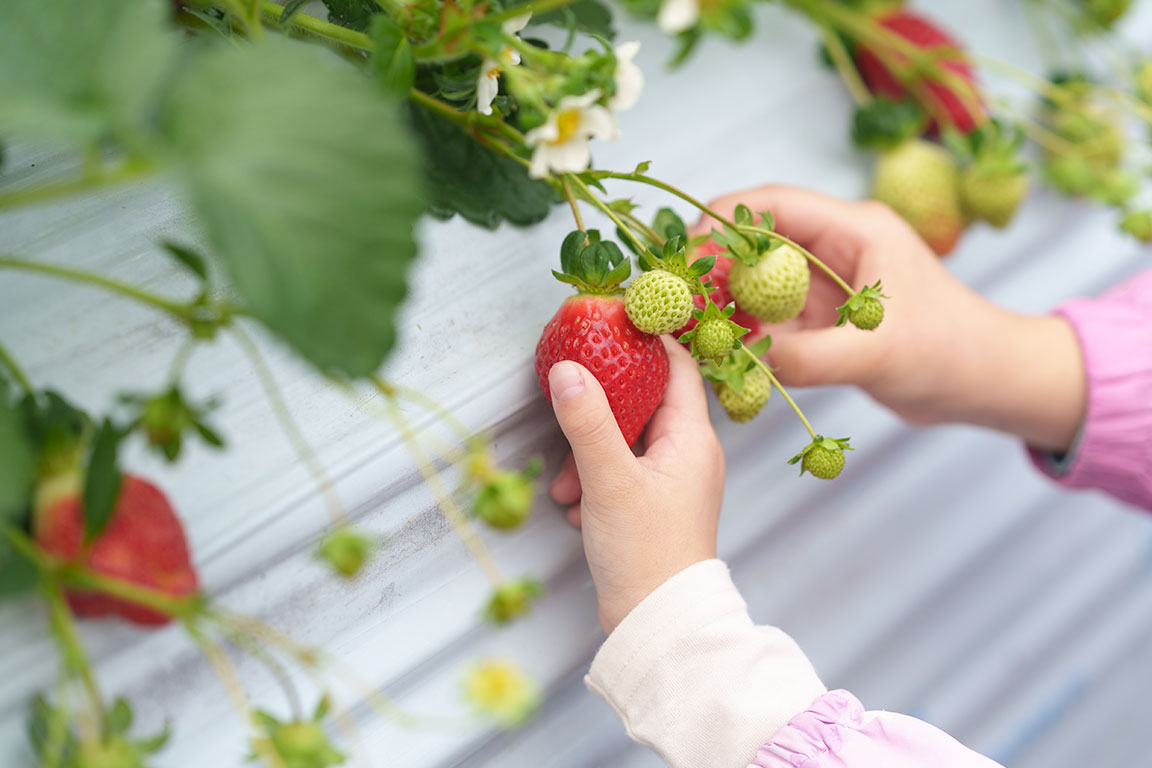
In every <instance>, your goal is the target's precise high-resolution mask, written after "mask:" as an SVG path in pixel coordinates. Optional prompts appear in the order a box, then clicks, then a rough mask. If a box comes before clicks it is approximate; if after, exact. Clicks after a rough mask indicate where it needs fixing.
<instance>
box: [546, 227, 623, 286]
mask: <svg viewBox="0 0 1152 768" xmlns="http://www.w3.org/2000/svg"><path fill="white" fill-rule="evenodd" d="M560 268H561V271H559V272H557V271H556V270H552V275H553V276H554V277H555V278H556V279H557V280H559V281H560V282H562V283H567V284H569V285H572V286H575V288H576V290H577V291H579V292H580V293H583V294H590V295H599V296H615V295H619V294H622V293H624V289H623V288H621V287H620V284H621V283H622V282H624V281H625V280H627V279H628V276H629V275H630V274H631V273H632V262H630V261H629V260H628V259H626V258H625V257H624V252H623V251H621V250H620V246H618V245H616V243H613V242H612V241H611V240H601V239H600V233H599V232H598V231H597V230H594V229H592V230H589V231H587V232H582V231H580V230H576V231H574V232H570V233H569V234H568V236H567V237H565V238H564V242H563V243H562V244H561V246H560Z"/></svg>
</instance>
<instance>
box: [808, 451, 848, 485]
mask: <svg viewBox="0 0 1152 768" xmlns="http://www.w3.org/2000/svg"><path fill="white" fill-rule="evenodd" d="M800 469H801V470H802V471H804V472H807V473H809V474H810V475H813V476H815V477H819V478H821V479H822V480H831V479H832V478H834V477H837V476H838V475H839V474H840V472H841V470H843V469H844V451H843V450H841V449H840V448H826V447H824V446H822V445H818V446H816V447H814V448H813V449H812V450H810V451H808V453H806V454H804V459H803V461H802V462H801V463H800Z"/></svg>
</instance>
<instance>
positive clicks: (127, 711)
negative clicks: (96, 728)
mask: <svg viewBox="0 0 1152 768" xmlns="http://www.w3.org/2000/svg"><path fill="white" fill-rule="evenodd" d="M131 727H132V705H131V704H129V703H128V700H127V699H122V698H118V699H116V701H115V702H114V703H113V704H112V706H111V708H109V710H108V711H107V712H106V713H105V715H104V728H105V729H106V730H107V731H108V732H109V733H111V734H115V735H117V736H121V735H123V734H125V733H127V732H128V729H129V728H131Z"/></svg>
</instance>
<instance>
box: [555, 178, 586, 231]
mask: <svg viewBox="0 0 1152 768" xmlns="http://www.w3.org/2000/svg"><path fill="white" fill-rule="evenodd" d="M560 186H561V187H562V188H563V189H564V197H566V198H568V206H569V207H570V208H571V209H572V218H574V219H576V229H578V230H580V231H581V232H584V231H586V230H585V229H584V219H582V218H581V217H580V206H579V205H578V204H577V203H576V198H575V197H573V196H572V186H571V185H570V184H569V183H568V177H567V176H561V177H560Z"/></svg>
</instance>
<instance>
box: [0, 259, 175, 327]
mask: <svg viewBox="0 0 1152 768" xmlns="http://www.w3.org/2000/svg"><path fill="white" fill-rule="evenodd" d="M5 268H6V269H22V270H24V271H26V272H38V273H40V274H45V275H52V276H53V277H61V278H64V279H66V280H73V281H75V282H79V283H88V284H89V285H94V286H97V287H99V288H104V289H106V290H109V291H112V292H113V293H118V294H120V295H121V296H125V297H127V298H130V299H134V300H135V301H139V302H141V303H143V304H148V305H150V306H152V307H155V308H156V309H160V310H163V311H164V312H167V313H168V314H170V315H172V316H174V317H176V318H178V319H180V320H182V321H185V322H187V321H190V320H191V319H193V309H192V307H191V306H190V305H188V304H178V303H177V302H175V301H171V300H169V299H165V298H163V297H161V296H157V295H156V294H154V293H149V292H148V291H145V290H142V289H140V288H137V287H135V286H132V285H128V284H127V283H121V282H120V281H118V280H113V279H111V278H109V277H105V276H104V275H102V274H99V273H98V272H87V271H85V270H81V269H73V268H72V267H64V266H60V265H58V264H44V263H42V262H36V261H24V260H23V259H16V258H12V257H10V256H0V269H5Z"/></svg>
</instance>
